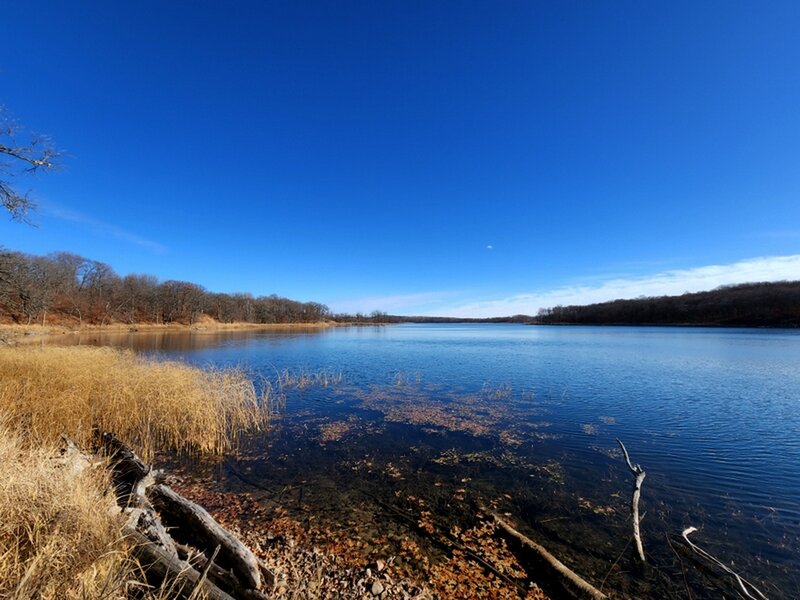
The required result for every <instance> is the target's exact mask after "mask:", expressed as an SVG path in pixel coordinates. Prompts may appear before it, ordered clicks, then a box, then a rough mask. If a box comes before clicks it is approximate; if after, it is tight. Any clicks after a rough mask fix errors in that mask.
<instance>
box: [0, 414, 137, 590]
mask: <svg viewBox="0 0 800 600" xmlns="http://www.w3.org/2000/svg"><path fill="white" fill-rule="evenodd" d="M56 455H57V451H56V448H55V446H50V445H44V446H41V445H40V446H31V445H29V444H28V443H27V441H26V440H25V439H24V437H23V435H22V434H21V433H19V432H18V431H16V430H15V429H14V428H11V427H9V426H8V424H7V423H3V422H0V464H1V465H2V469H0V598H15V599H19V600H27V599H31V600H32V599H34V598H36V599H39V598H42V599H45V600H47V599H51V598H52V599H55V598H66V599H76V600H77V599H79V598H112V597H119V592H120V588H121V586H122V585H124V581H125V577H124V574H125V572H126V571H127V568H126V566H125V565H126V563H127V561H128V559H127V558H126V552H125V550H124V547H123V545H122V544H121V533H120V532H121V521H120V517H119V515H118V514H113V513H112V508H113V507H114V505H115V501H114V497H113V495H112V494H110V493H109V489H110V487H109V482H108V473H107V471H106V470H105V469H103V468H89V469H86V470H84V471H83V472H81V473H78V474H76V473H75V472H73V471H71V470H70V469H68V468H65V467H64V465H63V464H60V463H59V462H58V461H57V460H55V459H54V457H55V456H56Z"/></svg>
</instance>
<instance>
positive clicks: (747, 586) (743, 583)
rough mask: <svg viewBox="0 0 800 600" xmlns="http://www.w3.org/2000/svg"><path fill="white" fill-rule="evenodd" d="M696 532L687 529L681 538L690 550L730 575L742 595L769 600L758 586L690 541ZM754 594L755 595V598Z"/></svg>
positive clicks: (755, 599)
mask: <svg viewBox="0 0 800 600" xmlns="http://www.w3.org/2000/svg"><path fill="white" fill-rule="evenodd" d="M695 531H697V527H687V528H686V529H684V530H683V532H682V533H681V536H682V537H683V540H684V541H685V542H686V544H687V545H688V546H689V548H691V549H692V550H694V551H695V552H696V553H697V554H699V555H700V556H702V557H703V558H705V559H706V560H708V561H709V562H711V563H712V564H714V565H716V566H717V567H719V568H720V569H722V570H723V571H724V572H725V573H727V574H728V575H730V576H731V577H733V578H734V579H735V580H736V583H737V584H739V588H740V589H741V590H742V593H743V594H744V595H745V596H746V597H747V598H751V599H752V600H757V598H756V596H757V597H758V598H761V600H767V597H766V596H765V595H764V594H762V593H761V592H760V591H759V590H758V588H756V586H754V585H753V584H752V583H750V582H749V581H747V580H746V579H745V578H744V577H742V576H741V575H739V574H738V573H736V572H735V571H734V570H733V569H731V568H730V567H729V566H728V565H726V564H725V563H723V562H722V561H721V560H719V559H718V558H715V557H714V556H712V555H711V554H709V553H708V552H706V551H705V550H703V549H702V548H700V547H699V546H697V545H696V544H695V543H693V542H692V541H691V540H690V539H689V534H690V533H694V532H695ZM751 592H752V593H751ZM753 594H755V596H754V595H753Z"/></svg>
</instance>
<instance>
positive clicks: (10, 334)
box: [0, 321, 386, 343]
mask: <svg viewBox="0 0 800 600" xmlns="http://www.w3.org/2000/svg"><path fill="white" fill-rule="evenodd" d="M367 325H368V326H372V327H381V326H384V325H386V324H385V323H353V322H346V323H339V322H336V321H317V322H313V323H238V322H237V323H217V322H214V321H203V322H199V323H194V324H191V325H188V324H184V323H168V324H160V323H110V324H107V325H86V324H84V325H79V326H72V325H38V324H36V325H34V324H31V325H19V324H0V342H2V341H5V342H6V343H19V342H24V341H31V340H35V339H41V338H42V337H58V336H65V335H81V334H125V333H130V334H132V333H158V332H164V333H168V332H170V333H178V332H180V333H216V332H220V331H282V330H291V329H328V328H330V327H364V326H367Z"/></svg>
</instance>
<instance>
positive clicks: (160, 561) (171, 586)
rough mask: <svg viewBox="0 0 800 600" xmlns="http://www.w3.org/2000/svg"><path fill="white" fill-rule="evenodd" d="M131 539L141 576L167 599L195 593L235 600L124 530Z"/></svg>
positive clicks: (155, 546) (141, 537)
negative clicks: (167, 596)
mask: <svg viewBox="0 0 800 600" xmlns="http://www.w3.org/2000/svg"><path fill="white" fill-rule="evenodd" d="M127 536H128V539H129V540H130V541H131V542H132V544H133V545H132V552H133V555H134V556H135V557H136V559H137V560H138V561H139V564H140V566H141V569H142V575H143V576H144V577H145V579H146V580H147V581H148V582H149V583H150V585H152V586H154V587H155V588H156V589H161V590H164V591H166V592H167V593H168V594H169V597H170V598H181V599H184V600H188V599H189V598H192V597H193V596H194V597H196V596H197V595H198V593H199V594H200V595H201V596H202V597H203V598H207V599H208V600H235V598H234V597H233V596H231V595H230V594H228V593H227V592H224V591H222V590H221V589H219V588H218V587H217V586H216V585H214V584H213V583H211V582H210V581H209V580H208V579H206V578H204V577H203V575H202V574H201V573H199V572H198V571H197V569H194V568H193V567H191V566H189V565H188V564H187V563H186V562H184V561H182V560H179V559H178V558H177V557H175V556H172V555H170V554H169V553H167V552H166V551H165V550H164V549H163V548H162V547H161V546H159V545H158V544H154V543H153V542H151V541H150V540H149V539H147V538H146V537H145V536H144V535H142V534H141V533H139V532H138V531H128V532H127Z"/></svg>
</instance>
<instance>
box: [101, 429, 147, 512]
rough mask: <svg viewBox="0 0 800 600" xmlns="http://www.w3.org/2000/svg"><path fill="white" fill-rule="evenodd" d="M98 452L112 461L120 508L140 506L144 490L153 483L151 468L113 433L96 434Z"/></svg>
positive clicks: (112, 471)
mask: <svg viewBox="0 0 800 600" xmlns="http://www.w3.org/2000/svg"><path fill="white" fill-rule="evenodd" d="M95 448H96V451H100V452H102V454H104V455H105V456H107V457H108V458H109V459H110V461H111V473H112V479H113V482H114V491H115V493H116V494H117V503H118V504H119V505H120V506H123V507H124V506H138V503H139V501H140V499H141V498H143V497H144V488H145V487H146V486H147V485H149V484H150V483H152V479H150V478H148V475H150V466H149V465H147V464H145V462H144V461H143V460H142V459H141V458H139V457H138V456H137V455H136V453H135V452H134V451H133V450H132V449H131V448H130V446H128V445H127V444H125V443H124V442H123V441H121V440H120V439H119V438H118V437H117V436H115V435H114V434H113V433H108V432H99V431H98V432H96V434H95Z"/></svg>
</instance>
